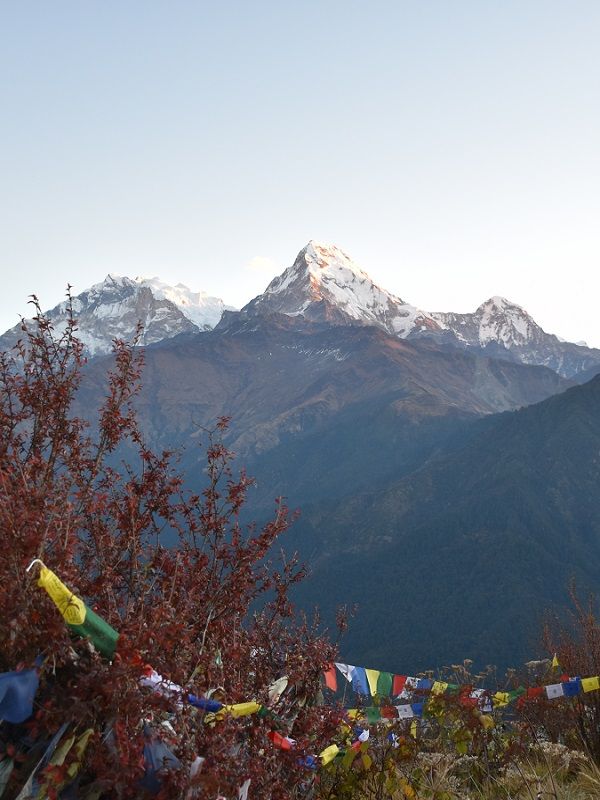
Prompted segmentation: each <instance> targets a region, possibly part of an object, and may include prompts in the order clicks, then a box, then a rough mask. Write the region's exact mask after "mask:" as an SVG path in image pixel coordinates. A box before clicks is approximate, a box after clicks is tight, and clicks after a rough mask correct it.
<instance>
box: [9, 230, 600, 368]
mask: <svg viewBox="0 0 600 800" xmlns="http://www.w3.org/2000/svg"><path fill="white" fill-rule="evenodd" d="M73 309H74V312H75V315H76V317H77V320H78V325H79V333H78V335H79V338H80V339H81V340H82V342H83V343H84V345H85V347H86V350H87V352H88V353H89V354H90V355H103V354H106V353H109V352H110V351H111V347H112V340H113V339H114V338H115V337H118V338H124V339H130V338H132V337H133V335H134V332H135V329H136V325H137V323H138V321H141V322H142V323H143V335H142V340H141V343H142V344H144V345H149V344H154V343H157V342H160V341H162V340H164V339H170V338H173V337H175V336H178V335H180V334H182V333H188V334H189V333H199V332H201V331H207V330H211V329H212V328H215V327H216V326H217V325H218V326H219V327H220V328H224V327H227V325H228V324H229V321H230V320H231V319H232V318H233V319H237V317H238V314H241V315H242V316H247V317H254V316H257V315H258V316H264V315H265V314H269V313H278V314H284V315H286V316H290V317H301V318H303V319H305V320H307V321H312V322H325V323H328V324H332V325H344V326H347V325H369V326H374V327H377V328H380V329H381V330H384V331H385V332H386V333H389V334H391V335H392V336H397V337H398V338H401V339H415V338H429V339H432V340H434V341H436V342H437V343H438V344H439V345H440V346H443V347H446V348H454V349H470V350H476V351H481V352H484V353H485V354H486V355H488V356H491V357H493V358H498V359H501V360H505V361H506V360H508V361H514V362H517V363H522V364H531V365H537V366H545V367H549V368H550V369H552V370H554V371H556V372H558V373H559V374H560V375H562V376H563V377H565V378H573V379H575V380H577V376H578V375H579V374H582V375H583V376H584V377H585V378H589V377H591V376H592V375H593V374H596V373H595V370H596V368H598V370H599V371H600V350H598V349H594V348H589V347H587V346H584V345H579V344H574V343H571V342H565V341H564V340H562V339H559V338H558V337H557V336H555V335H553V334H549V333H546V332H545V331H544V330H542V328H541V327H540V326H539V325H538V324H537V323H536V322H535V321H534V320H533V319H532V318H531V316H530V315H529V314H528V313H527V312H526V311H525V310H524V309H523V308H521V307H520V306H518V305H516V304H515V303H512V302H510V301H509V300H506V299H504V298H502V297H491V298H490V299H489V300H487V301H486V302H484V303H482V304H481V305H480V306H479V308H477V309H476V310H475V311H474V312H473V313H471V314H457V313H450V312H448V313H446V312H426V311H423V310H420V309H418V308H416V307H415V306H413V305H411V304H410V303H408V302H406V301H405V300H402V299H400V298H399V297H397V296H395V295H394V294H392V293H391V292H388V291H387V290H385V289H382V288H381V287H379V286H377V285H376V284H375V283H374V282H373V281H372V280H371V278H370V277H369V275H368V274H367V273H366V272H364V271H363V270H362V269H361V268H360V267H359V266H358V265H357V264H356V263H355V262H354V261H352V259H351V258H350V257H349V256H347V255H346V253H344V251H343V250H341V249H340V248H339V247H336V246H334V245H326V244H322V243H319V242H315V241H310V242H309V243H308V244H307V245H306V246H305V247H304V248H302V250H301V251H300V252H299V253H298V256H297V257H296V259H295V261H294V263H293V264H292V265H291V266H290V267H289V268H288V269H286V270H284V271H283V273H282V274H281V275H279V276H278V277H276V278H274V279H273V280H272V281H271V283H269V285H268V286H267V288H266V289H265V291H264V292H263V294H261V295H258V297H255V298H254V299H253V300H251V301H250V302H249V303H248V304H247V305H245V306H244V307H243V308H242V310H241V312H237V311H236V310H235V309H234V308H232V307H231V306H227V305H225V303H224V301H223V300H221V299H220V298H217V297H210V296H208V295H207V294H206V293H204V292H193V291H191V290H190V289H188V287H187V286H184V285H183V284H181V283H179V284H177V285H175V286H171V285H169V284H167V283H164V282H163V281H161V280H160V279H159V278H140V277H138V278H133V279H132V278H127V277H121V276H118V275H114V274H109V275H108V276H107V277H106V278H105V279H104V281H102V282H100V283H97V284H95V285H94V286H92V287H91V288H90V289H87V290H86V291H84V292H82V293H81V294H79V295H77V296H76V297H75V298H74V300H73ZM47 314H48V316H49V318H50V319H51V320H52V321H53V323H54V325H55V327H57V328H58V329H60V327H61V326H63V325H64V323H65V319H66V303H65V302H63V303H60V304H59V305H58V306H56V307H55V308H53V309H51V310H50V311H48V312H47ZM19 334H20V326H19V325H16V326H15V327H14V328H12V329H11V330H10V331H7V332H6V333H5V334H4V335H3V336H0V347H4V348H6V347H8V346H10V345H11V344H12V343H13V342H14V341H15V340H16V339H17V338H18V336H19Z"/></svg>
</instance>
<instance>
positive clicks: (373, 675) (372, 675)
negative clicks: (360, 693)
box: [365, 669, 380, 697]
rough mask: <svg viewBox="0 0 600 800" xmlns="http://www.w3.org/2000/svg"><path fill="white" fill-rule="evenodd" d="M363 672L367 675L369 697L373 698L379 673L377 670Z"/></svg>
mask: <svg viewBox="0 0 600 800" xmlns="http://www.w3.org/2000/svg"><path fill="white" fill-rule="evenodd" d="M365 672H366V673H367V681H368V683H369V691H370V692H371V697H375V695H376V694H377V681H378V679H379V675H380V672H379V670H378V669H365Z"/></svg>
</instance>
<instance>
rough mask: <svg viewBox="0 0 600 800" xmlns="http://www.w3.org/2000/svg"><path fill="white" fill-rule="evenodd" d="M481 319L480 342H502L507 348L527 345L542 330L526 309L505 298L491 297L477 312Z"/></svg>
mask: <svg viewBox="0 0 600 800" xmlns="http://www.w3.org/2000/svg"><path fill="white" fill-rule="evenodd" d="M475 316H476V317H479V342H480V344H482V345H486V344H487V343H488V342H492V341H495V342H501V343H502V344H503V345H504V346H505V347H508V348H510V347H514V346H515V345H521V344H525V343H526V342H528V341H529V340H531V339H532V338H533V337H535V335H536V333H537V332H538V331H540V330H541V328H540V327H539V325H537V324H536V323H535V322H534V321H533V319H532V318H531V317H530V316H529V314H528V313H527V312H526V311H525V309H523V308H521V306H518V305H517V304H516V303H511V302H510V300H507V299H506V298H505V297H499V296H497V295H496V296H495V297H490V299H489V300H487V301H486V302H485V303H482V304H481V305H480V306H479V308H478V309H477V310H476V311H475Z"/></svg>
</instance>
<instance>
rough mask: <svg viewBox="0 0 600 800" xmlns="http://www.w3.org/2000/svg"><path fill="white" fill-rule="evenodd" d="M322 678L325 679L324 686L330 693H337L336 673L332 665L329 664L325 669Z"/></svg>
mask: <svg viewBox="0 0 600 800" xmlns="http://www.w3.org/2000/svg"><path fill="white" fill-rule="evenodd" d="M323 677H324V678H325V686H327V688H328V689H331V691H332V692H337V672H336V671H335V665H334V664H330V665H329V666H328V667H327V669H326V670H325V671H324V672H323Z"/></svg>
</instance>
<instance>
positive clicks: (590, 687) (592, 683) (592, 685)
mask: <svg viewBox="0 0 600 800" xmlns="http://www.w3.org/2000/svg"><path fill="white" fill-rule="evenodd" d="M581 688H582V689H583V691H584V692H594V691H595V690H596V689H600V678H598V677H595V678H582V679H581Z"/></svg>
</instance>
